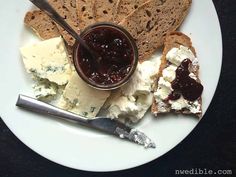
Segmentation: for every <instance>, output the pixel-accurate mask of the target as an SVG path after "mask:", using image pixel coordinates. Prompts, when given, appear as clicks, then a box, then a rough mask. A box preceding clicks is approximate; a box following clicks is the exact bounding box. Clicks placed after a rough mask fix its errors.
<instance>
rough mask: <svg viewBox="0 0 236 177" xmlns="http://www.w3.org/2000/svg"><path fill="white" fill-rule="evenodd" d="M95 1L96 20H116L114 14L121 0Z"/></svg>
mask: <svg viewBox="0 0 236 177" xmlns="http://www.w3.org/2000/svg"><path fill="white" fill-rule="evenodd" d="M94 2H95V3H94V15H95V21H96V22H114V15H115V14H116V10H117V6H118V4H119V2H120V0H94Z"/></svg>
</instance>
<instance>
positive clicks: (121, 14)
mask: <svg viewBox="0 0 236 177" xmlns="http://www.w3.org/2000/svg"><path fill="white" fill-rule="evenodd" d="M119 1H120V2H119V3H117V6H116V8H117V9H116V10H115V15H114V21H115V22H117V23H119V22H120V21H121V20H122V19H124V18H125V17H126V16H128V15H129V14H130V13H131V12H133V11H134V10H135V9H137V8H138V7H139V6H141V5H142V4H144V3H145V2H148V0H119Z"/></svg>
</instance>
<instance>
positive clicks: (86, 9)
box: [76, 0, 95, 30]
mask: <svg viewBox="0 0 236 177" xmlns="http://www.w3.org/2000/svg"><path fill="white" fill-rule="evenodd" d="M76 9H77V15H78V19H79V28H80V29H81V30H83V29H84V28H86V27H87V26H89V25H91V24H93V23H95V15H94V0H76Z"/></svg>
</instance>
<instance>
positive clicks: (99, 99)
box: [58, 72, 110, 118]
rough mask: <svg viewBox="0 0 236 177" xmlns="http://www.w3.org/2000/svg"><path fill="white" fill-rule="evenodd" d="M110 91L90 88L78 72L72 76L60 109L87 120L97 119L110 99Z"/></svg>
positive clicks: (60, 103)
mask: <svg viewBox="0 0 236 177" xmlns="http://www.w3.org/2000/svg"><path fill="white" fill-rule="evenodd" d="M109 95H110V91H102V90H97V89H94V88H92V87H90V86H88V85H87V84H86V83H85V82H84V81H83V80H82V79H81V78H80V77H79V76H78V74H77V73H76V72H74V74H73V75H72V77H71V79H70V81H69V83H68V84H67V86H66V88H65V90H64V93H63V95H62V96H61V98H60V101H59V103H58V107H60V108H62V109H65V110H67V111H71V112H74V113H76V114H79V115H82V116H85V117H87V118H93V117H95V116H96V115H97V114H98V112H99V111H100V108H101V107H102V106H103V104H104V103H105V101H106V99H107V98H108V97H109Z"/></svg>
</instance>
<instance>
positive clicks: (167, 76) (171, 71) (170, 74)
mask: <svg viewBox="0 0 236 177" xmlns="http://www.w3.org/2000/svg"><path fill="white" fill-rule="evenodd" d="M176 69H177V66H174V65H170V66H168V67H167V68H165V69H163V71H162V77H163V79H164V80H166V81H168V82H172V81H173V80H174V79H175V75H176V72H175V71H176Z"/></svg>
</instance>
